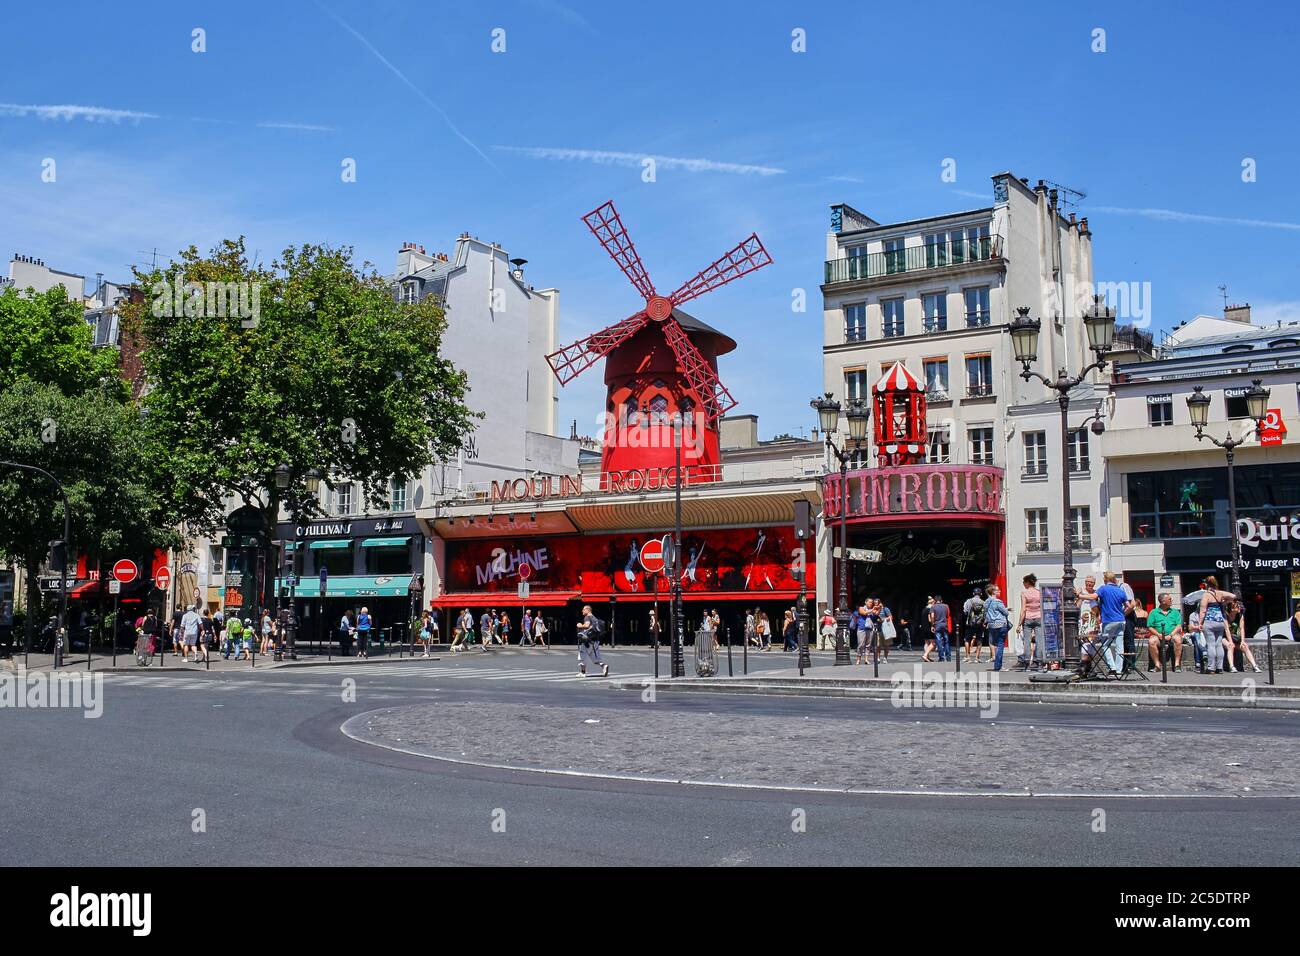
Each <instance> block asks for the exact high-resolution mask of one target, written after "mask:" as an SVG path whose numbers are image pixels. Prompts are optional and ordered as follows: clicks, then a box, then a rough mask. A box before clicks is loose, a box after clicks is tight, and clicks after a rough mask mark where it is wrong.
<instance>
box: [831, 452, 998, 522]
mask: <svg viewBox="0 0 1300 956" xmlns="http://www.w3.org/2000/svg"><path fill="white" fill-rule="evenodd" d="M1002 482H1003V471H1002V469H1001V468H995V467H993V466H992V465H902V466H900V467H897V468H864V469H861V470H859V471H850V472H849V473H848V485H849V488H848V492H849V494H848V497H849V507H848V516H849V517H850V518H878V517H888V516H892V515H931V514H932V515H940V514H949V515H974V516H988V517H993V516H997V517H1001V515H1002ZM822 498H823V500H824V501H825V506H824V510H825V514H826V516H827V517H828V518H831V517H839V514H840V507H841V504H842V502H843V500H844V489H842V488H841V487H840V476H839V475H838V474H836V473H832V474H829V475H827V476H826V477H825V478H824V479H823V485H822Z"/></svg>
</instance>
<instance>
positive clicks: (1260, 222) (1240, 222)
mask: <svg viewBox="0 0 1300 956" xmlns="http://www.w3.org/2000/svg"><path fill="white" fill-rule="evenodd" d="M1088 211H1089V212H1108V213H1112V214H1114V215H1117V216H1142V217H1143V218H1146V219H1159V220H1161V221H1163V222H1203V223H1209V224H1211V225H1216V226H1252V227H1255V228H1261V229H1300V222H1278V221H1276V220H1272V219H1239V218H1236V217H1233V216H1207V215H1205V214H1203V213H1198V212H1182V211H1180V210H1177V209H1151V208H1137V209H1133V208H1129V207H1127V206H1091V207H1089V209H1088Z"/></svg>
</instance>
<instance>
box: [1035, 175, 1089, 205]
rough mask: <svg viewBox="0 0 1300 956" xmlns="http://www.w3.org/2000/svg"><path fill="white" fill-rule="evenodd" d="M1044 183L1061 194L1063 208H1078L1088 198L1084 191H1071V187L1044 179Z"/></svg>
mask: <svg viewBox="0 0 1300 956" xmlns="http://www.w3.org/2000/svg"><path fill="white" fill-rule="evenodd" d="M1043 182H1045V183H1047V185H1049V186H1051V187H1052V188H1053V189H1055V190H1056V191H1057V192H1058V193H1060V194H1061V204H1062V205H1063V206H1077V205H1079V203H1081V202H1083V201H1084V200H1085V199H1087V198H1088V194H1087V193H1086V192H1084V191H1083V190H1082V189H1071V188H1070V187H1069V186H1062V185H1061V184H1060V183H1054V182H1052V181H1051V180H1050V179H1044V180H1043Z"/></svg>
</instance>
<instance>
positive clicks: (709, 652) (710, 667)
mask: <svg viewBox="0 0 1300 956" xmlns="http://www.w3.org/2000/svg"><path fill="white" fill-rule="evenodd" d="M717 672H718V657H717V654H716V652H715V650H714V647H713V632H712V631H705V630H699V631H696V632H695V676H697V677H712V676H713V675H714V674H716V673H717Z"/></svg>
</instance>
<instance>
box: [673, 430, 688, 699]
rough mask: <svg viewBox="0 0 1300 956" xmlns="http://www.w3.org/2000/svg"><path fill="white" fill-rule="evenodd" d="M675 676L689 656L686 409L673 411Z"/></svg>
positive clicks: (681, 672)
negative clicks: (685, 650) (685, 552)
mask: <svg viewBox="0 0 1300 956" xmlns="http://www.w3.org/2000/svg"><path fill="white" fill-rule="evenodd" d="M672 423H673V453H674V455H675V456H676V466H675V467H674V469H673V507H674V518H673V570H672V573H673V598H672V600H673V640H672V655H671V657H672V666H671V673H672V676H673V677H685V676H686V660H685V658H684V656H683V651H682V648H683V647H684V646H685V644H686V622H685V621H683V620H682V413H681V412H680V411H678V412H676V413H674V414H673V418H672Z"/></svg>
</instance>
